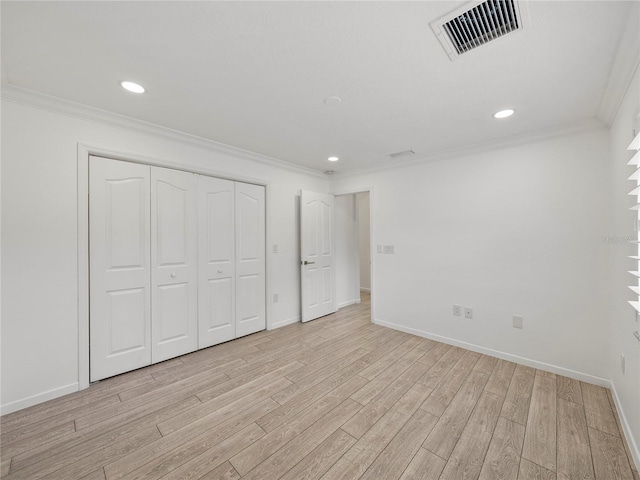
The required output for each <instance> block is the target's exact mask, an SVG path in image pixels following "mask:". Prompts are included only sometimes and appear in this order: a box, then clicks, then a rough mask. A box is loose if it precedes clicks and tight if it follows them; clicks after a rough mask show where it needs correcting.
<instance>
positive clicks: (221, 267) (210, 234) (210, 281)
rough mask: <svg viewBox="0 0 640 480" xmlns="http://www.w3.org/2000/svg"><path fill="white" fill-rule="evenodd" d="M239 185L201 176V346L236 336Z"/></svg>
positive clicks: (199, 262) (199, 259) (199, 283)
mask: <svg viewBox="0 0 640 480" xmlns="http://www.w3.org/2000/svg"><path fill="white" fill-rule="evenodd" d="M234 205H235V183H234V182H232V181H229V180H222V179H219V178H213V177H207V176H205V175H198V220H199V221H198V347H199V348H205V347H210V346H211V345H216V344H218V343H221V342H226V341H227V340H231V339H233V338H235V337H236V324H235V262H234V251H235V243H234V239H235V209H234Z"/></svg>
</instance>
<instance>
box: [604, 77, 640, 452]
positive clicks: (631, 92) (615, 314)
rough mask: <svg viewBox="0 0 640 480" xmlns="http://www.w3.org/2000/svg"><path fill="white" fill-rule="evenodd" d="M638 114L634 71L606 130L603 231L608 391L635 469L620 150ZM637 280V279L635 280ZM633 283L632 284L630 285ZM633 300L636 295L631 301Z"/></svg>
mask: <svg viewBox="0 0 640 480" xmlns="http://www.w3.org/2000/svg"><path fill="white" fill-rule="evenodd" d="M638 113H640V72H639V71H638V70H636V74H635V76H634V78H633V81H632V82H631V85H630V86H629V89H628V90H627V94H626V96H625V98H624V100H623V102H622V104H621V106H620V109H619V110H618V114H617V116H616V118H615V121H614V123H613V124H612V126H611V169H612V176H611V186H612V195H611V223H610V226H609V229H608V230H607V238H608V239H609V243H607V250H608V253H609V261H608V265H609V269H610V270H609V278H610V279H611V281H610V282H609V290H608V304H607V307H608V309H607V319H608V321H609V324H610V328H611V331H612V339H611V350H610V355H611V359H610V365H611V372H610V378H611V383H612V386H613V388H612V390H613V392H614V396H615V397H616V400H617V401H618V402H619V403H618V404H619V406H620V407H621V408H620V409H619V410H620V411H622V412H623V417H624V418H622V423H623V424H624V425H625V426H626V427H627V439H628V440H629V443H630V447H631V449H632V450H633V453H634V454H635V459H636V464H637V465H640V452H639V451H638V448H639V446H640V343H638V341H637V340H636V339H635V337H634V336H633V333H632V332H633V331H634V330H638V329H640V323H639V322H638V321H636V315H635V311H634V310H633V308H632V307H631V306H630V305H629V304H628V303H627V301H628V300H633V299H634V294H633V292H632V291H631V290H629V289H628V288H627V285H632V284H633V282H634V278H633V277H632V276H631V275H630V274H628V273H627V271H628V270H638V264H637V262H635V261H633V260H631V259H629V258H628V257H627V256H628V255H638V248H637V246H634V245H630V244H629V243H627V242H626V239H627V238H634V237H635V235H636V234H635V232H634V228H633V222H634V219H637V215H636V214H637V212H636V214H634V212H633V211H630V210H629V207H631V206H633V205H635V203H636V197H631V196H629V195H627V192H629V191H630V190H632V189H633V188H634V187H635V185H636V184H635V183H634V182H630V181H628V180H627V177H629V175H631V174H632V173H633V171H634V167H631V166H627V162H628V161H629V159H630V158H631V157H632V155H633V152H631V151H628V150H626V147H627V146H628V144H629V142H630V141H631V139H632V138H633V128H634V117H635V116H636V115H638ZM636 280H637V279H636ZM635 283H636V285H637V281H636V282H635ZM635 298H636V300H637V296H636V297H635ZM620 354H624V356H625V363H626V368H625V373H624V374H623V373H622V369H621V367H620Z"/></svg>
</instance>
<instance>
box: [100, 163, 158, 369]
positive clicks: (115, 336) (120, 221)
mask: <svg viewBox="0 0 640 480" xmlns="http://www.w3.org/2000/svg"><path fill="white" fill-rule="evenodd" d="M89 171H90V178H89V189H90V192H91V194H90V196H89V211H90V220H89V248H90V252H91V253H90V269H91V282H90V306H89V308H90V312H91V321H90V328H89V335H90V365H91V369H90V371H91V375H90V377H91V381H96V380H100V379H101V378H106V377H111V376H113V375H117V374H119V373H123V372H126V371H129V370H133V369H135V368H139V367H143V366H145V365H149V364H150V363H151V287H150V279H151V248H150V245H151V244H150V238H149V235H150V232H151V229H150V221H151V208H150V200H151V196H150V192H149V190H150V185H151V183H150V178H151V168H150V167H149V166H146V165H138V164H135V163H129V162H121V161H118V160H107V159H104V158H98V157H91V158H90V159H89Z"/></svg>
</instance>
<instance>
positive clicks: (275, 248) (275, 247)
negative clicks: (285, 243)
mask: <svg viewBox="0 0 640 480" xmlns="http://www.w3.org/2000/svg"><path fill="white" fill-rule="evenodd" d="M272 251H273V253H278V245H277V244H275V243H274V244H273V250H272Z"/></svg>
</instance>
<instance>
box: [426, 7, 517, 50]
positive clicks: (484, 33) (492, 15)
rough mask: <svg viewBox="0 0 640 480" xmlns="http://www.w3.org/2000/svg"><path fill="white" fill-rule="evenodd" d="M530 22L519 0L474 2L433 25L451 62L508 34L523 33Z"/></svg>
mask: <svg viewBox="0 0 640 480" xmlns="http://www.w3.org/2000/svg"><path fill="white" fill-rule="evenodd" d="M527 22H528V15H526V12H525V11H524V7H523V6H522V5H521V4H520V3H519V2H518V1H517V0H485V1H483V2H473V3H472V4H471V6H470V5H469V4H468V5H466V6H464V7H462V8H460V9H458V10H456V11H455V12H452V13H450V14H449V15H446V16H445V17H443V18H440V19H439V20H437V21H435V22H433V23H431V28H432V29H433V31H434V33H435V34H436V36H437V37H438V40H440V43H441V44H442V46H443V47H444V49H445V51H446V52H447V54H448V55H449V58H451V60H454V59H456V58H457V57H459V56H460V55H462V54H463V53H466V52H468V51H470V50H473V49H474V48H478V47H479V46H481V45H484V44H485V43H489V42H491V41H492V40H495V39H497V38H500V37H502V36H503V35H506V34H507V33H510V32H514V31H516V30H521V29H522V28H523V27H524V26H525V24H526V23H527Z"/></svg>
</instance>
